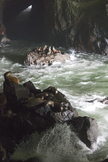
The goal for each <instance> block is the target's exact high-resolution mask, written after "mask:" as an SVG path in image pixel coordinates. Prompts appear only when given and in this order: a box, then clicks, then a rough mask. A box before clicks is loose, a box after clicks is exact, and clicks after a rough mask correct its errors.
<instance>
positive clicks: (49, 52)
mask: <svg viewBox="0 0 108 162" xmlns="http://www.w3.org/2000/svg"><path fill="white" fill-rule="evenodd" d="M51 53H52V51H51V46H49V49H48V53H47V55H50V54H51Z"/></svg>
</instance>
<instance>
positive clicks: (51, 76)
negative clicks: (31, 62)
mask: <svg viewBox="0 0 108 162" xmlns="http://www.w3.org/2000/svg"><path fill="white" fill-rule="evenodd" d="M43 45H44V43H43V44H36V43H35V42H25V41H11V43H10V44H8V45H0V69H1V70H0V91H1V92H2V89H3V81H4V76H3V74H4V73H5V72H6V71H12V72H14V75H15V76H16V77H18V78H19V79H20V84H23V83H24V82H27V81H29V80H31V81H32V82H33V84H34V85H35V86H36V88H40V89H45V88H47V87H48V86H50V85H51V86H54V87H56V88H57V89H58V90H60V91H61V92H62V93H64V94H65V95H66V97H67V99H68V100H69V101H70V102H71V104H72V106H73V107H75V108H76V109H77V110H78V112H79V115H81V116H85V115H87V116H90V117H93V118H95V120H96V121H97V123H98V129H99V135H98V140H97V145H96V146H94V149H93V150H89V149H88V148H87V147H86V146H85V145H84V144H83V143H82V142H81V141H79V139H77V137H75V136H74V134H73V133H72V132H71V131H70V128H69V127H68V126H67V125H66V124H64V125H62V126H61V125H56V126H55V127H54V128H53V129H51V130H49V131H48V132H44V133H43V134H42V135H41V136H40V135H38V134H37V133H35V134H33V135H31V136H30V139H29V140H28V141H27V142H26V143H24V142H22V143H21V144H20V146H18V148H17V150H16V151H15V153H14V154H13V156H12V157H13V158H17V159H18V158H19V157H20V158H21V159H27V158H29V157H33V156H39V157H41V159H42V161H43V162H75V161H76V162H89V161H91V162H100V161H101V160H102V159H104V158H106V156H107V152H108V147H107V144H108V106H107V105H104V104H102V103H99V102H97V101H95V102H94V103H88V102H86V101H87V100H91V99H94V98H97V97H98V98H104V97H107V96H108V83H107V82H108V57H107V56H101V55H98V54H90V53H79V54H76V53H75V51H73V50H72V49H64V48H61V47H60V48H59V49H60V50H62V51H66V52H67V53H68V54H69V55H70V57H71V61H68V62H65V63H63V64H61V63H59V62H55V63H54V64H53V65H52V66H45V67H40V66H29V67H27V66H24V64H23V62H24V60H25V58H26V54H27V53H28V52H29V51H30V50H32V49H34V48H36V47H37V46H38V47H39V46H43Z"/></svg>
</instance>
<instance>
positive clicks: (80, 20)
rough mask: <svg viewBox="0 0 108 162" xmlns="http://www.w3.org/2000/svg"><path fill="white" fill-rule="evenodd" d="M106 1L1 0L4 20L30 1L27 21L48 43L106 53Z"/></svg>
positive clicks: (18, 11)
mask: <svg viewBox="0 0 108 162" xmlns="http://www.w3.org/2000/svg"><path fill="white" fill-rule="evenodd" d="M107 1H108V0H62V1H61V0H23V1H22V0H11V2H10V1H9V0H5V5H4V21H5V22H7V19H8V20H9V19H10V18H11V17H12V16H13V15H17V14H18V13H20V12H21V11H22V10H23V9H25V8H26V7H27V6H29V5H31V4H32V10H31V21H34V22H35V23H34V25H36V26H37V25H38V28H39V29H41V30H40V33H42V35H44V36H45V39H48V41H50V43H52V44H55V45H56V46H58V45H62V46H66V47H74V48H75V49H77V50H78V51H81V50H82V51H88V52H89V51H90V52H96V53H107V37H108V30H107V29H108V16H107V10H106V7H107V3H108V2H107ZM10 10H11V12H10ZM36 30H38V29H37V28H36Z"/></svg>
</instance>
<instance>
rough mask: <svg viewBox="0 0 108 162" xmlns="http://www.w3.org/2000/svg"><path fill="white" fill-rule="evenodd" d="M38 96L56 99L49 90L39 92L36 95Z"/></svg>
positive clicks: (45, 98)
mask: <svg viewBox="0 0 108 162" xmlns="http://www.w3.org/2000/svg"><path fill="white" fill-rule="evenodd" d="M36 98H42V99H44V100H53V99H54V95H53V94H51V93H48V92H42V93H39V94H38V95H36Z"/></svg>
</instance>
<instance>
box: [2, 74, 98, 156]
mask: <svg viewBox="0 0 108 162" xmlns="http://www.w3.org/2000/svg"><path fill="white" fill-rule="evenodd" d="M4 76H5V81H4V84H3V93H1V94H0V102H1V106H0V109H1V110H2V112H1V113H0V142H1V144H2V147H3V148H4V149H6V152H7V153H12V152H13V151H14V148H15V145H16V144H19V143H20V141H21V140H22V139H23V138H26V137H27V136H28V135H30V134H32V133H34V132H35V131H37V132H39V133H40V132H43V131H45V130H47V129H49V128H51V127H54V125H55V124H56V123H60V124H62V123H67V124H68V125H69V126H70V128H71V130H72V131H74V132H76V135H77V136H78V137H79V138H80V139H81V140H82V142H84V143H85V144H86V145H87V147H89V148H92V146H93V144H94V143H96V141H97V136H98V126H97V123H96V121H95V119H92V118H90V117H85V116H84V117H80V116H79V115H78V112H77V110H76V109H75V108H73V107H72V105H71V103H70V102H69V101H68V100H67V98H66V96H65V95H64V94H63V93H61V92H60V91H58V90H57V89H56V88H55V87H52V86H50V87H48V88H46V89H44V90H40V89H37V88H36V87H35V86H34V85H33V83H32V82H31V81H28V82H26V83H24V84H23V85H21V84H18V83H15V82H14V81H16V80H14V79H16V77H14V76H11V74H10V71H9V72H6V73H5V74H4ZM12 78H13V80H12ZM10 80H11V81H10ZM18 81H19V80H18ZM6 141H8V142H6ZM8 144H9V145H8Z"/></svg>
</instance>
